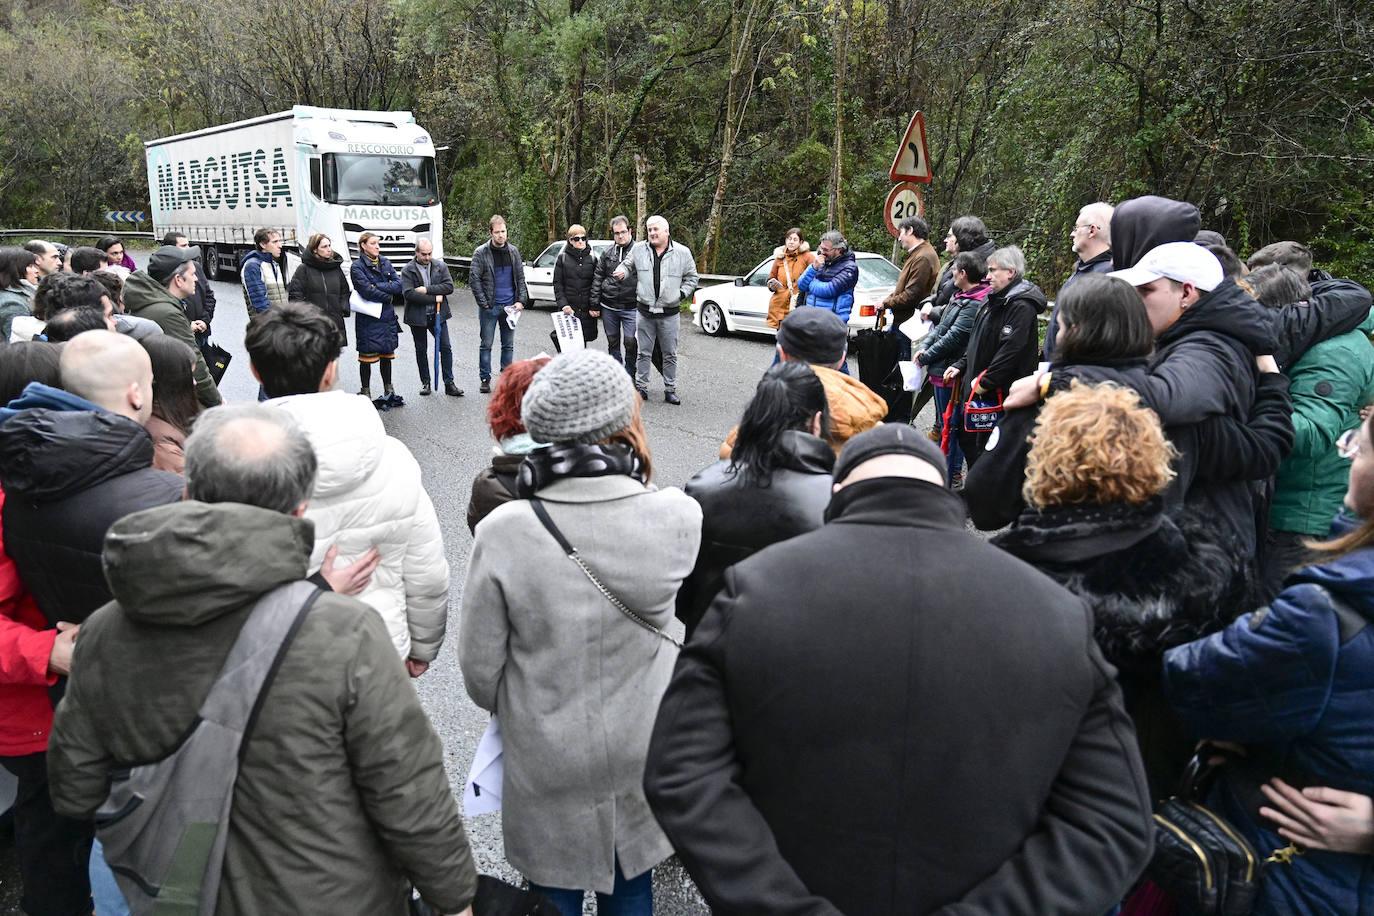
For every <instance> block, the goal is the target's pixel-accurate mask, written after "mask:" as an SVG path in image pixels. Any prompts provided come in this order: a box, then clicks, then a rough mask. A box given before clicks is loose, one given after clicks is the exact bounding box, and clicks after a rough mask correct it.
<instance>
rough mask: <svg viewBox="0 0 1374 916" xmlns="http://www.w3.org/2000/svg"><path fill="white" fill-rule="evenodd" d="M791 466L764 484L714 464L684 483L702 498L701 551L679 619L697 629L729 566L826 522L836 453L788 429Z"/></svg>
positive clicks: (680, 599) (680, 601)
mask: <svg viewBox="0 0 1374 916" xmlns="http://www.w3.org/2000/svg"><path fill="white" fill-rule="evenodd" d="M783 445H784V447H785V448H786V450H787V455H786V459H785V461H786V463H785V465H784V466H783V467H780V468H778V469H777V470H775V471H774V472H773V474H772V478H771V480H770V482H769V484H768V486H766V487H762V486H759V485H758V483H757V481H756V480H755V479H754V477H753V475H751V474H750V473H749V469H748V468H747V467H742V468H739V469H738V472H732V471H731V470H730V462H729V461H717V462H716V463H715V464H712V465H710V466H709V467H707V468H705V469H704V470H702V471H700V472H698V473H697V475H696V476H695V477H693V478H692V479H691V480H689V481H687V486H686V487H684V489H685V490H686V492H687V495H688V496H690V497H692V498H693V499H695V500H696V501H697V502H699V503H701V549H700V552H699V553H698V554H697V562H696V566H695V567H694V568H693V569H692V574H691V575H690V576H688V577H687V581H685V582H683V583H682V588H680V589H679V590H678V593H677V616H678V619H679V620H681V621H682V622H683V623H684V624H686V625H687V634H688V636H690V635H691V633H692V631H693V630H695V629H696V625H697V622H698V621H700V620H701V615H702V614H704V613H706V609H707V608H708V607H710V605H711V602H712V601H713V600H714V599H715V597H716V594H717V593H718V592H719V591H720V590H721V588H722V586H723V585H724V576H725V570H726V568H727V567H729V566H733V565H735V564H736V563H738V562H740V561H741V560H743V559H745V558H747V557H750V556H753V555H754V554H755V553H757V552H758V551H760V550H762V549H763V548H765V547H767V546H768V545H770V544H776V543H778V542H779V541H785V540H787V539H788V538H792V537H796V536H797V535H799V534H804V533H805V532H807V531H813V530H815V529H816V528H819V527H820V526H821V522H822V521H823V520H824V516H825V507H826V506H827V505H829V503H830V487H831V477H830V471H831V469H832V468H833V467H834V466H835V451H834V449H832V448H831V447H830V444H829V443H827V442H826V441H825V440H824V439H818V438H817V437H815V436H812V435H809V434H807V433H803V432H798V431H796V430H789V431H788V432H785V433H783Z"/></svg>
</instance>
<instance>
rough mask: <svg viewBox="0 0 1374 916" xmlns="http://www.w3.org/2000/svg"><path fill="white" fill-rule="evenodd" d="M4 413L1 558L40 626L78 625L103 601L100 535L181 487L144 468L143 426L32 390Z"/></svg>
mask: <svg viewBox="0 0 1374 916" xmlns="http://www.w3.org/2000/svg"><path fill="white" fill-rule="evenodd" d="M10 408H11V409H9V410H5V411H3V412H2V413H0V483H2V484H3V486H4V488H5V508H4V526H5V551H6V552H7V553H8V554H9V555H10V557H11V558H12V559H13V560H14V563H15V566H17V567H18V569H19V576H20V578H22V579H23V581H24V584H25V585H26V586H28V589H29V591H30V592H32V593H33V597H34V600H35V601H37V602H38V607H39V609H40V610H41V611H42V612H43V614H44V616H45V617H47V618H48V622H49V623H52V624H55V623H57V621H59V620H67V621H70V622H72V623H80V622H81V621H83V620H85V619H86V616H87V615H88V614H90V613H91V611H94V610H95V609H96V608H98V607H100V606H101V605H102V604H105V603H106V602H107V601H109V600H110V586H109V584H108V583H107V582H106V581H105V570H104V568H103V567H102V566H101V562H100V552H101V549H102V547H103V546H104V542H105V532H107V531H109V529H110V526H111V525H113V524H114V523H115V522H116V521H118V520H119V519H121V518H123V517H124V516H126V515H128V514H129V513H131V512H137V511H139V510H140V509H148V508H151V507H152V506H161V505H165V504H167V503H173V502H176V501H177V500H179V499H181V491H182V489H183V487H184V486H185V481H183V480H182V478H181V477H180V476H179V475H177V474H169V473H167V472H165V471H155V470H153V468H152V464H153V440H152V438H151V437H150V436H149V435H148V433H147V431H146V430H145V429H144V428H143V427H142V426H139V425H138V424H137V423H135V422H134V421H133V420H130V419H127V418H125V417H122V416H120V415H118V414H114V413H110V412H109V411H107V410H101V409H100V408H98V407H96V406H95V405H94V404H91V403H90V402H88V401H85V400H82V399H81V398H78V397H76V396H75V395H72V394H68V393H67V392H65V391H60V390H58V389H56V388H49V387H48V386H46V385H39V384H32V385H30V386H29V387H28V388H26V389H25V391H24V395H23V397H21V398H19V399H18V400H16V401H13V402H12V403H11V404H10Z"/></svg>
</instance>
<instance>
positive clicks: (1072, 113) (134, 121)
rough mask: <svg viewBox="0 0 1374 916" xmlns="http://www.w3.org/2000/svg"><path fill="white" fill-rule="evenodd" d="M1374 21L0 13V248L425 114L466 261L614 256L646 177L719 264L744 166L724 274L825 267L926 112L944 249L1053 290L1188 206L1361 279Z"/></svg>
mask: <svg viewBox="0 0 1374 916" xmlns="http://www.w3.org/2000/svg"><path fill="white" fill-rule="evenodd" d="M1366 5H1367V4H1366V3H1365V2H1364V0H1245V2H1242V0H1154V2H1152V3H1149V4H1122V3H1120V2H1118V0H977V2H974V0H946V2H945V3H942V4H938V5H937V4H927V3H919V2H917V0H702V2H700V3H697V4H690V5H685V6H684V5H681V4H678V5H666V4H655V3H649V2H646V0H490V2H482V3H479V2H478V0H297V2H295V3H292V4H275V5H267V6H263V5H261V4H257V3H250V2H248V0H198V2H197V3H196V4H185V3H181V2H179V0H147V2H141V3H134V4H121V5H119V6H118V10H119V14H118V15H116V16H111V15H108V8H107V7H105V6H101V5H98V4H96V3H94V0H43V2H41V3H39V4H38V5H37V8H38V9H39V10H40V11H41V14H38V15H35V10H34V8H32V7H30V6H23V7H21V6H19V5H13V6H11V7H10V8H8V9H7V10H6V9H0V21H3V24H4V25H5V28H4V29H0V72H2V73H3V77H4V80H5V85H6V86H7V87H8V92H7V93H6V95H5V97H4V98H3V99H0V117H3V118H4V123H5V126H6V129H5V130H4V131H0V221H3V222H5V223H7V224H10V225H17V224H20V223H39V224H57V225H76V224H80V223H83V222H90V221H91V220H92V219H94V218H95V216H96V214H97V213H98V211H99V210H100V209H102V208H104V207H106V206H109V207H121V208H123V207H131V208H132V207H137V206H140V205H142V204H143V202H144V201H146V194H147V191H146V186H145V181H146V178H145V176H144V174H143V165H142V149H141V141H142V140H144V139H148V138H150V137H154V136H162V135H166V134H168V133H172V132H180V131H185V130H191V129H195V128H198V127H203V126H206V125H209V124H216V123H223V122H225V121H229V120H233V119H236V118H241V117H247V116H250V115H254V114H262V113H265V112H269V111H277V110H282V109H284V108H287V107H289V106H290V105H292V104H295V103H307V104H320V105H332V106H339V107H377V108H405V107H409V108H412V109H413V110H414V111H415V113H416V117H417V118H418V119H419V120H420V122H421V123H422V124H424V125H425V126H426V127H427V128H428V129H429V130H430V132H431V133H432V134H433V136H434V137H435V138H436V140H437V141H438V142H439V143H441V144H443V145H447V146H448V147H449V149H448V150H447V151H446V152H444V153H442V154H441V158H440V162H439V168H440V177H441V181H442V182H443V183H444V185H445V201H446V204H447V220H446V227H445V232H446V238H445V241H446V244H447V246H448V248H449V250H451V251H463V250H468V249H470V248H471V247H472V246H473V245H475V244H476V243H478V242H480V241H481V240H482V239H484V238H486V236H487V222H486V221H487V217H489V216H490V215H491V214H492V213H495V212H501V213H504V214H505V215H506V216H507V219H508V223H509V225H510V228H511V232H512V238H513V239H514V240H515V241H516V243H517V244H518V245H520V246H521V248H522V250H524V251H527V252H530V253H533V252H535V251H538V250H539V249H541V248H542V247H543V246H544V244H545V243H546V242H547V241H548V240H549V239H551V238H558V237H561V236H562V234H563V232H564V231H565V229H566V227H567V225H569V224H570V223H572V222H581V223H583V224H584V225H586V226H587V227H588V229H589V230H590V231H591V233H592V235H594V236H597V237H602V236H604V235H605V233H606V229H605V226H606V221H607V220H608V219H609V217H610V216H612V215H614V214H617V213H627V214H629V215H630V216H631V218H634V217H635V216H636V156H639V157H642V160H643V162H645V163H646V164H647V172H646V178H645V188H644V191H645V201H646V208H647V211H646V213H644V214H639V215H641V216H643V215H647V214H648V213H656V212H657V213H663V214H664V215H665V216H667V217H668V219H669V220H670V221H671V223H672V226H673V235H674V237H676V238H678V239H679V240H681V241H683V242H685V243H686V244H688V245H691V246H692V247H693V249H694V250H696V251H697V252H698V253H700V252H701V246H702V244H703V242H704V241H705V238H704V237H705V233H706V228H707V221H708V217H709V214H710V213H711V209H712V199H713V196H714V192H715V189H716V187H717V186H718V183H719V181H720V179H721V172H722V165H721V164H722V161H723V160H725V159H727V158H728V166H727V167H726V168H725V169H724V171H725V179H726V184H725V187H726V191H725V193H724V195H723V198H722V201H721V214H722V221H721V225H722V232H721V236H720V246H719V249H718V251H717V252H716V255H715V260H716V265H717V269H719V270H723V271H742V270H746V269H749V268H750V267H752V266H753V265H754V264H756V263H758V261H759V260H760V259H762V258H763V257H764V256H765V255H767V254H768V253H769V252H770V251H771V250H772V248H773V246H775V245H776V244H777V243H778V241H779V240H780V238H781V236H782V233H783V231H784V230H785V229H787V228H788V227H790V226H794V225H797V226H800V227H802V229H803V230H804V231H805V232H806V234H807V235H808V237H809V238H811V239H812V240H813V241H814V239H815V238H816V236H817V235H818V234H819V233H820V232H821V231H823V230H824V229H825V228H827V226H826V220H827V211H828V200H827V193H828V180H829V176H830V174H831V169H832V164H836V165H838V166H839V167H840V169H841V171H842V174H843V176H844V180H843V182H842V186H841V195H840V196H841V200H840V207H839V211H840V214H841V220H842V228H844V230H845V231H846V233H847V234H848V235H849V237H850V239H851V241H852V242H853V243H854V245H855V246H856V247H859V248H863V249H867V250H872V251H879V252H883V253H888V252H889V251H890V247H891V241H890V239H889V237H888V236H887V234H886V232H885V231H884V229H883V223H882V214H881V207H882V203H883V201H884V199H885V196H886V193H887V191H888V189H889V187H890V183H889V181H888V179H887V167H888V164H889V163H890V161H891V157H892V154H893V151H894V146H895V145H896V142H897V140H898V135H899V133H900V132H901V130H902V128H903V127H904V126H905V124H906V122H907V119H908V118H909V117H910V114H911V112H912V110H913V109H916V108H920V109H922V110H924V111H925V113H926V120H927V126H928V136H929V140H930V152H931V159H932V163H933V165H934V169H935V180H934V182H933V183H932V184H931V185H930V186H928V188H927V189H926V194H925V198H926V206H927V218H928V220H929V221H930V222H931V224H932V228H933V231H934V235H935V236H936V239H937V240H938V238H939V237H940V236H941V234H942V232H943V229H944V226H945V225H947V224H948V222H949V221H950V220H951V219H952V218H954V217H955V216H958V215H960V214H962V213H977V214H979V215H980V216H982V217H983V218H984V220H985V221H986V222H987V223H988V225H989V227H990V228H991V229H992V231H993V233H994V236H995V238H996V239H997V241H998V242H1001V243H1012V242H1015V243H1017V244H1020V245H1021V246H1022V247H1023V248H1024V249H1025V251H1026V253H1027V256H1028V258H1029V262H1030V274H1031V276H1032V278H1033V279H1035V280H1037V281H1038V282H1040V283H1041V284H1042V285H1043V286H1045V287H1046V288H1047V289H1050V290H1053V289H1054V288H1055V287H1056V286H1057V285H1058V280H1059V279H1060V278H1062V277H1063V276H1065V275H1066V273H1067V271H1068V269H1069V266H1070V264H1071V262H1072V259H1073V255H1072V252H1071V251H1070V250H1069V246H1068V231H1069V229H1070V227H1071V226H1072V225H1073V222H1074V218H1075V215H1076V213H1077V211H1078V209H1079V208H1080V207H1081V206H1083V205H1084V204H1086V203H1089V202H1091V201H1094V200H1109V201H1119V200H1122V199H1124V198H1127V197H1131V196H1136V195H1139V194H1147V193H1150V194H1164V195H1167V196H1172V197H1178V198H1182V199H1187V200H1191V201H1193V202H1195V203H1197V204H1198V206H1199V207H1200V208H1201V209H1202V212H1203V214H1204V224H1205V225H1206V226H1207V227H1208V228H1213V229H1217V230H1219V231H1221V232H1223V233H1224V234H1225V235H1226V236H1227V237H1228V239H1230V240H1231V243H1232V245H1233V247H1235V248H1236V249H1237V250H1238V251H1240V252H1241V253H1242V254H1246V253H1248V251H1249V250H1251V249H1253V248H1257V247H1260V246H1262V245H1264V244H1267V243H1269V242H1271V241H1274V240H1277V239H1280V238H1297V239H1306V240H1311V242H1312V244H1313V246H1314V249H1315V250H1316V252H1317V255H1318V258H1319V260H1320V261H1321V262H1322V263H1323V264H1324V265H1325V266H1327V267H1328V268H1330V269H1331V270H1333V271H1334V272H1336V273H1340V274H1344V275H1348V276H1353V277H1356V278H1358V279H1361V280H1363V281H1364V282H1367V283H1368V282H1371V281H1374V226H1371V220H1372V219H1374V217H1371V216H1370V213H1371V205H1372V204H1374V126H1371V117H1372V116H1374V102H1371V99H1374V30H1371V29H1370V28H1369V25H1368V17H1367V15H1365V14H1366V13H1367V10H1366V9H1365V8H1364V7H1365V6H1366ZM245 22H252V23H254V25H253V27H252V28H240V27H234V25H233V24H237V23H245ZM746 26H748V28H747V30H746ZM745 36H747V38H746V37H745ZM840 47H844V48H846V49H847V51H846V52H845V53H846V56H845V57H844V59H842V60H841V59H837V56H836V55H837V48H840ZM34 49H42V53H34ZM732 63H733V64H734V65H735V67H736V71H735V73H734V74H733V75H732V73H731V67H732ZM837 79H843V80H844V84H843V87H844V91H843V101H842V103H841V104H840V105H839V106H837V105H836V99H835V89H834V87H835V83H836V80H837ZM731 106H735V108H734V109H733V110H734V112H735V114H736V118H735V119H734V120H732V119H731V118H730V114H731V112H732V107H731ZM837 107H838V109H839V110H837ZM836 118H841V119H842V125H841V127H842V130H841V133H842V134H843V151H842V154H841V156H840V157H839V161H838V163H832V158H833V157H832V152H833V151H832V146H833V141H834V136H835V133H836ZM731 125H734V126H735V127H737V128H738V129H737V131H736V130H733V129H732V128H731ZM727 142H728V144H729V150H728V157H727V150H726V148H725V147H726V145H727Z"/></svg>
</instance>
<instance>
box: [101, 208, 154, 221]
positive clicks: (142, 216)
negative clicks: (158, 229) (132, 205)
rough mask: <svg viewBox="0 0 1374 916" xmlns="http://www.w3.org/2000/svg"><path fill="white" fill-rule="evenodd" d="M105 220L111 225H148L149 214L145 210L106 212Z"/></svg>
mask: <svg viewBox="0 0 1374 916" xmlns="http://www.w3.org/2000/svg"><path fill="white" fill-rule="evenodd" d="M105 219H106V221H107V222H111V223H146V222H147V221H148V214H147V212H146V211H143V210H106V211H105Z"/></svg>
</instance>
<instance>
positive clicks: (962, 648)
mask: <svg viewBox="0 0 1374 916" xmlns="http://www.w3.org/2000/svg"><path fill="white" fill-rule="evenodd" d="M826 518H827V522H826V524H825V525H823V526H821V527H820V528H819V529H817V530H815V531H812V532H810V533H807V534H803V535H800V536H798V537H795V538H793V539H791V540H789V541H786V542H784V543H782V544H776V545H774V546H772V547H768V548H765V549H764V550H762V551H760V552H758V553H756V554H754V555H753V556H752V557H750V558H749V559H747V560H745V561H744V562H742V563H740V564H738V565H736V566H733V567H731V568H730V569H728V570H726V572H725V585H724V590H723V591H722V592H721V593H720V595H719V596H718V597H717V598H716V601H715V603H714V604H712V605H711V608H710V609H709V610H708V611H707V612H706V616H705V617H703V618H702V621H701V624H700V626H699V627H698V629H697V632H696V635H695V636H694V637H693V639H692V640H691V641H690V642H689V643H688V644H687V646H686V647H685V648H684V649H683V652H682V655H681V657H680V660H679V662H678V665H677V668H676V669H675V670H674V672H673V680H672V683H671V684H670V686H669V688H668V691H667V693H666V694H665V695H664V697H663V702H662V704H661V705H660V707H659V713H658V720H657V722H656V723H655V725H654V734H653V743H652V744H651V746H650V750H649V759H648V762H647V764H646V766H645V772H644V784H645V789H646V791H647V793H648V797H649V801H650V804H651V805H652V806H653V809H654V814H655V815H656V816H657V818H658V820H659V823H660V824H662V825H663V828H664V830H665V831H666V832H667V834H668V836H669V838H670V839H671V840H672V842H673V847H674V848H675V849H676V850H677V853H678V856H679V858H680V859H681V860H682V862H683V864H684V865H685V866H686V867H687V871H688V872H689V873H690V874H691V875H692V877H693V879H694V880H695V881H696V883H697V886H698V887H699V888H701V891H702V894H703V895H704V896H705V897H706V901H707V903H708V904H709V905H710V906H711V907H712V909H713V910H714V911H715V912H718V913H770V914H782V913H788V914H807V916H838V914H840V913H849V914H863V916H886V914H898V913H903V914H912V913H935V912H941V913H1035V914H1065V916H1067V914H1079V916H1081V914H1088V913H1100V912H1105V911H1106V910H1107V909H1108V908H1109V907H1110V906H1111V905H1112V904H1114V903H1115V902H1116V901H1119V900H1120V899H1121V895H1122V893H1123V892H1124V891H1125V890H1126V889H1127V888H1128V887H1129V886H1130V884H1131V882H1132V881H1134V880H1135V878H1136V876H1137V875H1138V874H1139V873H1140V871H1141V869H1142V868H1143V867H1144V865H1145V863H1146V861H1147V860H1148V858H1149V852H1150V846H1151V837H1152V829H1151V821H1150V804H1149V797H1148V795H1147V794H1146V789H1145V779H1144V775H1143V774H1142V772H1141V768H1140V759H1139V756H1138V754H1137V753H1136V750H1135V747H1134V744H1135V738H1134V735H1133V734H1132V732H1131V726H1130V720H1129V719H1128V718H1127V717H1126V714H1125V712H1124V711H1123V709H1122V706H1121V695H1120V692H1119V690H1118V688H1117V686H1116V683H1115V680H1114V679H1113V671H1112V669H1111V668H1110V666H1108V665H1107V664H1106V663H1105V662H1104V661H1103V660H1102V656H1101V653H1100V652H1099V651H1098V649H1097V646H1096V644H1095V643H1094V642H1093V639H1092V621H1091V618H1090V617H1089V614H1088V612H1087V609H1086V608H1085V607H1084V605H1083V603H1082V602H1081V601H1080V600H1079V599H1077V598H1076V597H1074V596H1073V595H1071V594H1070V593H1069V592H1067V591H1066V590H1064V589H1063V588H1062V587H1060V586H1059V585H1057V584H1055V583H1054V582H1052V581H1051V580H1050V579H1048V578H1047V577H1045V576H1044V575H1042V574H1040V573H1038V572H1036V571H1035V570H1033V569H1031V568H1030V567H1028V566H1026V565H1025V564H1024V563H1022V562H1021V561H1019V560H1016V559H1014V558H1012V557H1010V556H1008V555H1007V554H1006V553H1004V552H1003V551H1001V550H998V549H997V548H996V547H993V546H991V545H989V544H988V543H987V542H985V541H984V540H982V539H981V538H979V537H978V536H977V535H974V534H972V533H970V532H967V531H966V530H965V528H964V515H963V511H962V509H961V507H960V504H959V499H958V497H957V496H956V495H954V494H953V493H950V492H949V491H948V490H946V489H945V488H944V487H942V486H939V485H937V484H932V483H926V482H923V481H914V480H909V479H905V478H878V479H874V480H864V481H860V482H858V483H854V484H851V485H849V486H847V487H845V488H844V489H842V490H841V491H840V492H839V493H837V494H835V496H834V497H833V498H832V500H831V502H830V507H829V509H828V510H827V512H826ZM930 557H958V558H959V562H958V563H926V562H921V558H930ZM1009 595H1014V596H1016V600H1014V601H1008V600H1007V597H1008V596H1009ZM913 596H918V597H917V598H915V599H914V598H913ZM1009 746H1014V747H1015V748H1016V751H1015V753H1008V752H1007V748H1008V747H1009Z"/></svg>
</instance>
